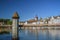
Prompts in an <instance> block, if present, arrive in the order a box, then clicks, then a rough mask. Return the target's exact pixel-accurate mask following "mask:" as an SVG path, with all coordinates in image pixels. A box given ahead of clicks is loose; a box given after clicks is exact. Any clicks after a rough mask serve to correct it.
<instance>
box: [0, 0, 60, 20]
mask: <svg viewBox="0 0 60 40" xmlns="http://www.w3.org/2000/svg"><path fill="white" fill-rule="evenodd" d="M15 11H17V12H18V14H19V16H20V20H21V21H26V20H29V19H32V18H34V17H35V15H37V16H38V18H39V19H40V17H42V18H46V17H50V16H57V15H60V0H0V18H10V19H12V18H11V17H12V16H13V14H14V12H15Z"/></svg>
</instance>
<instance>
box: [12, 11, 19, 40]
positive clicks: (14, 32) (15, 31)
mask: <svg viewBox="0 0 60 40" xmlns="http://www.w3.org/2000/svg"><path fill="white" fill-rule="evenodd" d="M18 23H19V16H18V13H17V12H15V13H14V15H13V17H12V40H19V36H18Z"/></svg>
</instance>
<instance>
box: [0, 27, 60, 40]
mask: <svg viewBox="0 0 60 40" xmlns="http://www.w3.org/2000/svg"><path fill="white" fill-rule="evenodd" d="M19 39H20V40H60V30H40V29H35V28H34V29H24V30H19ZM0 40H11V34H6V35H5V34H4V35H0Z"/></svg>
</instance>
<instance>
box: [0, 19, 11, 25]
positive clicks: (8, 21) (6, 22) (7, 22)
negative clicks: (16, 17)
mask: <svg viewBox="0 0 60 40" xmlns="http://www.w3.org/2000/svg"><path fill="white" fill-rule="evenodd" d="M0 22H4V24H6V25H11V24H12V21H11V20H10V19H3V18H0Z"/></svg>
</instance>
